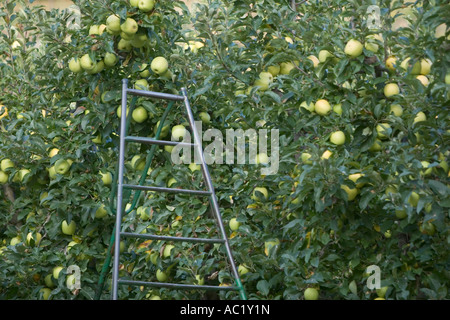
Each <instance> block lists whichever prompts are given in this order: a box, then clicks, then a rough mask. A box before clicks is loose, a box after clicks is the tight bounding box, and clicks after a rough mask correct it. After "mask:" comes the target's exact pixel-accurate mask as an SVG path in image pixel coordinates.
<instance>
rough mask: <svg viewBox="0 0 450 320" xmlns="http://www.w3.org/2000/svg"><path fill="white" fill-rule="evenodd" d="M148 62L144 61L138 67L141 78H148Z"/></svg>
mask: <svg viewBox="0 0 450 320" xmlns="http://www.w3.org/2000/svg"><path fill="white" fill-rule="evenodd" d="M147 67H148V64H146V63H144V64H142V65H141V66H140V67H139V76H140V77H141V78H148V77H150V70H149V69H148V68H147Z"/></svg>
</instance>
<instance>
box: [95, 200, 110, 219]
mask: <svg viewBox="0 0 450 320" xmlns="http://www.w3.org/2000/svg"><path fill="white" fill-rule="evenodd" d="M107 215H108V211H106V209H105V205H104V204H102V205H101V206H100V207H99V208H98V209H97V210H96V211H95V218H96V219H101V218H103V217H106V216H107Z"/></svg>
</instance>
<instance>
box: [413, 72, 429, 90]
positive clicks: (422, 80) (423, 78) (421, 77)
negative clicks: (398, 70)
mask: <svg viewBox="0 0 450 320" xmlns="http://www.w3.org/2000/svg"><path fill="white" fill-rule="evenodd" d="M416 79H417V80H419V81H420V83H422V85H423V86H424V87H427V86H428V85H429V84H430V80H428V78H427V77H426V76H424V75H421V74H420V75H418V76H416Z"/></svg>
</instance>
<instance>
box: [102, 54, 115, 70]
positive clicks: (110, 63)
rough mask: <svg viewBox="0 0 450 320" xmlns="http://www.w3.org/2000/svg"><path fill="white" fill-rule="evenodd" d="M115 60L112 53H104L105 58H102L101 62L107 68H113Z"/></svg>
mask: <svg viewBox="0 0 450 320" xmlns="http://www.w3.org/2000/svg"><path fill="white" fill-rule="evenodd" d="M117 60H118V59H117V56H116V55H115V54H114V53H112V52H107V53H105V56H104V57H103V62H104V63H105V66H107V67H112V66H114V65H115V64H116V63H117Z"/></svg>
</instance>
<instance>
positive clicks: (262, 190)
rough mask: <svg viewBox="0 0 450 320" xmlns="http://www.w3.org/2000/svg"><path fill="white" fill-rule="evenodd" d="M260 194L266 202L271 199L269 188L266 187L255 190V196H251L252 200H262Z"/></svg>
mask: <svg viewBox="0 0 450 320" xmlns="http://www.w3.org/2000/svg"><path fill="white" fill-rule="evenodd" d="M258 192H260V193H262V194H263V196H264V198H265V199H266V200H267V199H268V198H269V191H268V190H267V188H265V187H256V188H255V189H254V190H253V194H252V196H251V199H252V200H255V201H257V200H261V198H260V196H259V195H258Z"/></svg>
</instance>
